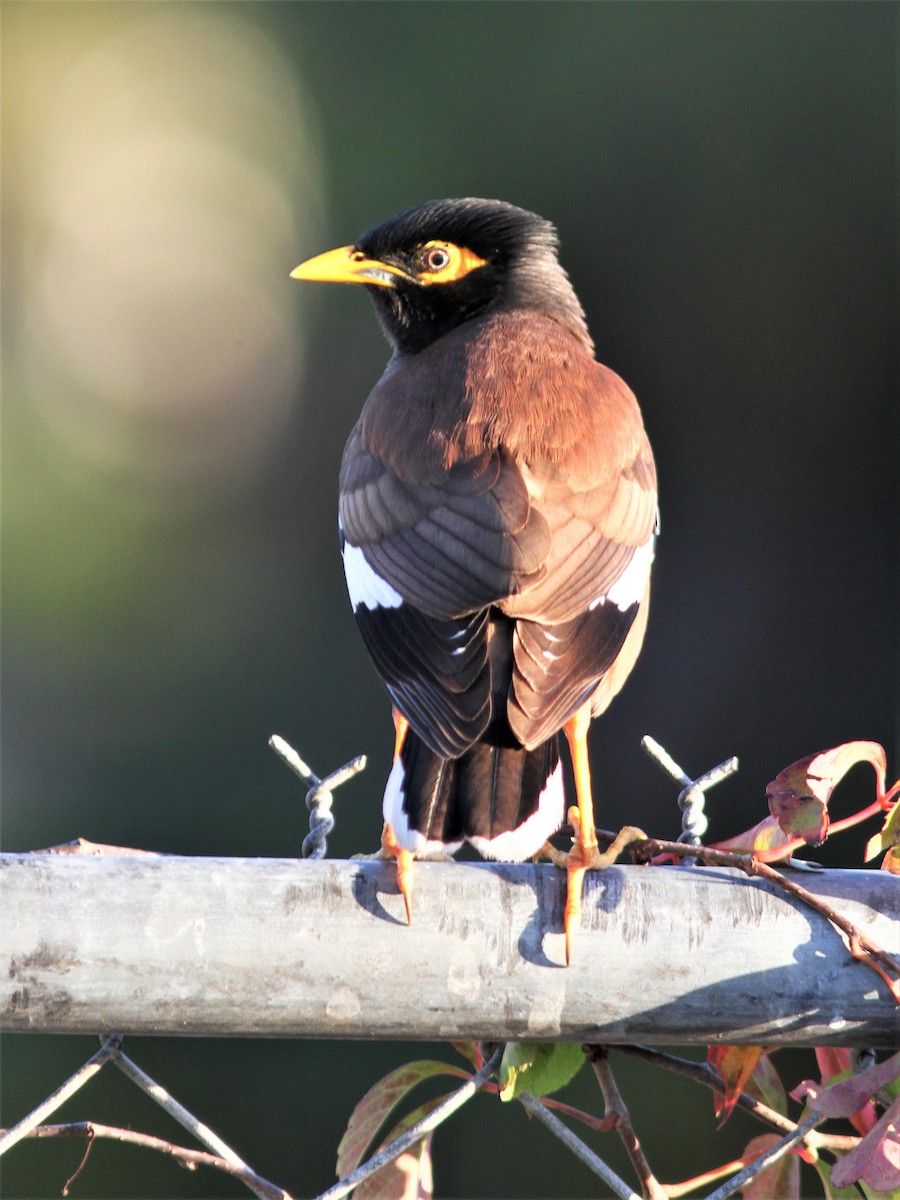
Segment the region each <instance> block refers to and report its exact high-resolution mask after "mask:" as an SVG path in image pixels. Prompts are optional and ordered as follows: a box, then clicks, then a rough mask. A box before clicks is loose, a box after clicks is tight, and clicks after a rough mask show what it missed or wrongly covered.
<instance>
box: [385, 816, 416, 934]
mask: <svg viewBox="0 0 900 1200" xmlns="http://www.w3.org/2000/svg"><path fill="white" fill-rule="evenodd" d="M381 857H382V858H394V859H396V861H397V887H398V888H399V889H400V895H401V896H402V897H403V906H404V908H405V909H406V923H407V925H412V892H413V852H412V850H404V849H403V847H402V846H400V845H398V844H397V838H396V836H395V834H394V831H393V829H392V828H391V826H390V825H389V824H388V822H387V821H385V823H384V829H383V830H382V832H381Z"/></svg>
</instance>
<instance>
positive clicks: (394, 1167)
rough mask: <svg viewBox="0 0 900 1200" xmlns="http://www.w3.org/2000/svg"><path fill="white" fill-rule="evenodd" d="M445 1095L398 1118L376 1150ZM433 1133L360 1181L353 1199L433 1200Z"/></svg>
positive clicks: (427, 1111)
mask: <svg viewBox="0 0 900 1200" xmlns="http://www.w3.org/2000/svg"><path fill="white" fill-rule="evenodd" d="M446 1099H447V1097H446V1096H438V1097H437V1098H436V1099H434V1100H426V1102H425V1103H424V1104H422V1105H420V1106H419V1107H418V1108H417V1109H415V1110H414V1111H413V1112H411V1113H408V1114H407V1115H406V1116H405V1117H404V1118H403V1120H401V1121H398V1123H397V1124H396V1125H395V1126H394V1128H393V1129H392V1130H391V1131H390V1133H389V1134H388V1135H387V1137H386V1138H385V1139H384V1141H383V1142H382V1143H381V1145H380V1146H379V1147H378V1150H377V1152H376V1153H380V1152H381V1151H382V1150H383V1149H384V1148H385V1147H386V1146H389V1145H390V1144H391V1142H393V1141H396V1139H397V1138H398V1137H400V1136H401V1135H402V1134H404V1133H405V1132H406V1131H407V1129H410V1128H411V1127H412V1126H413V1125H415V1124H416V1122H417V1121H421V1120H422V1118H423V1117H426V1116H427V1115H428V1114H429V1113H430V1112H431V1110H432V1109H434V1108H437V1106H438V1105H439V1104H441V1103H442V1102H443V1101H444V1100H446ZM433 1136H434V1135H433V1133H427V1134H426V1135H425V1137H423V1138H421V1139H420V1140H419V1141H418V1142H416V1143H415V1145H413V1146H410V1147H409V1149H408V1150H404V1151H403V1153H402V1154H398V1155H397V1157H396V1158H395V1159H393V1160H392V1161H391V1162H389V1163H386V1164H385V1165H384V1166H383V1167H382V1168H381V1170H380V1171H376V1172H375V1174H374V1175H370V1176H369V1178H368V1179H364V1180H363V1181H362V1183H360V1184H357V1186H356V1187H355V1188H354V1189H353V1200H431V1197H432V1195H433V1192H434V1178H433V1172H432V1166H431V1142H432V1138H433Z"/></svg>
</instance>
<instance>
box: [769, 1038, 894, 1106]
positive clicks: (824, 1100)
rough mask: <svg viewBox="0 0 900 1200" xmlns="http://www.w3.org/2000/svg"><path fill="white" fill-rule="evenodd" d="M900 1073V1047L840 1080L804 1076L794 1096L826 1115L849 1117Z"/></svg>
mask: <svg viewBox="0 0 900 1200" xmlns="http://www.w3.org/2000/svg"><path fill="white" fill-rule="evenodd" d="M898 1074H900V1051H898V1052H897V1053H896V1054H893V1055H891V1057H890V1058H886V1059H885V1060H884V1062H881V1063H876V1064H875V1066H874V1067H870V1068H869V1069H868V1071H860V1072H859V1074H858V1075H851V1076H850V1078H849V1079H842V1080H841V1081H840V1083H833V1084H831V1086H830V1087H823V1086H822V1085H821V1084H818V1083H815V1082H814V1081H813V1080H812V1079H805V1080H804V1081H803V1083H801V1084H799V1085H798V1086H797V1087H795V1088H794V1090H793V1091H792V1092H791V1095H792V1096H793V1098H794V1099H795V1100H804V1099H805V1101H806V1103H807V1104H808V1105H809V1107H810V1108H814V1109H816V1110H817V1111H818V1112H820V1113H822V1114H823V1116H826V1117H849V1116H852V1115H853V1113H855V1112H859V1110H860V1109H861V1108H862V1107H863V1105H864V1104H865V1103H866V1101H867V1100H869V1099H870V1098H871V1097H872V1096H874V1095H875V1093H876V1092H877V1091H878V1090H879V1089H880V1088H883V1087H887V1085H888V1084H889V1083H893V1081H894V1080H895V1079H896V1078H897V1076H898Z"/></svg>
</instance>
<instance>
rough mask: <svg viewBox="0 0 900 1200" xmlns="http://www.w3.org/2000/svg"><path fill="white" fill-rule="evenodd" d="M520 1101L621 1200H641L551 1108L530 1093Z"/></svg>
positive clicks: (527, 1110)
mask: <svg viewBox="0 0 900 1200" xmlns="http://www.w3.org/2000/svg"><path fill="white" fill-rule="evenodd" d="M518 1100H519V1103H520V1104H521V1105H522V1107H523V1108H524V1109H525V1110H526V1112H529V1113H530V1114H531V1115H532V1116H533V1117H537V1119H538V1120H539V1121H540V1122H542V1124H544V1125H546V1126H547V1128H548V1129H549V1130H550V1132H551V1133H552V1134H554V1135H555V1136H556V1137H558V1138H559V1140H560V1141H561V1142H562V1143H563V1145H564V1146H566V1147H567V1148H568V1149H569V1150H571V1151H572V1153H573V1154H574V1155H575V1156H576V1158H580V1159H581V1161H582V1162H583V1163H584V1164H585V1166H586V1167H589V1168H590V1169H591V1170H592V1171H593V1172H594V1174H595V1175H597V1176H599V1178H600V1179H602V1180H603V1182H604V1183H605V1184H606V1185H607V1186H608V1187H610V1188H612V1190H613V1191H614V1192H615V1193H616V1195H617V1196H618V1197H619V1198H620V1200H641V1197H640V1196H638V1194H637V1192H635V1191H633V1190H632V1189H631V1188H630V1187H629V1186H628V1184H627V1183H626V1182H625V1180H624V1179H622V1178H620V1176H618V1175H617V1174H616V1173H615V1171H613V1170H612V1168H611V1167H608V1166H607V1165H606V1163H605V1162H604V1161H603V1159H602V1158H601V1157H600V1156H599V1155H598V1154H595V1153H594V1151H593V1150H592V1149H591V1148H590V1146H588V1145H587V1144H586V1143H585V1142H583V1141H582V1140H581V1138H580V1137H578V1136H577V1135H576V1134H574V1133H573V1132H572V1130H571V1129H569V1127H568V1126H567V1125H564V1124H563V1123H562V1121H560V1119H559V1117H556V1116H554V1115H553V1113H552V1112H550V1110H549V1108H547V1107H546V1106H545V1105H543V1104H541V1102H540V1100H535V1098H534V1096H532V1095H530V1093H528V1092H522V1093H521V1095H520V1096H519V1097H518Z"/></svg>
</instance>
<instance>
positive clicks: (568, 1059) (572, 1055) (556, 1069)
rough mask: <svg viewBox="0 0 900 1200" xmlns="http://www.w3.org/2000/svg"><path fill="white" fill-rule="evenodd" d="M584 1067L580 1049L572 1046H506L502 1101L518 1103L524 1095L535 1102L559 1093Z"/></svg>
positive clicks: (522, 1044) (565, 1044)
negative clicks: (517, 1097)
mask: <svg viewBox="0 0 900 1200" xmlns="http://www.w3.org/2000/svg"><path fill="white" fill-rule="evenodd" d="M583 1063H584V1054H583V1052H582V1049H581V1046H580V1045H578V1044H577V1043H573V1042H555V1043H551V1044H548V1043H546V1042H507V1044H506V1049H505V1050H504V1051H503V1059H502V1061H501V1063H500V1071H499V1072H498V1078H499V1081H500V1099H501V1100H515V1098H516V1096H518V1095H519V1094H520V1093H521V1092H530V1093H531V1095H532V1096H534V1097H535V1098H536V1099H540V1097H541V1096H547V1095H549V1094H550V1093H551V1092H558V1091H559V1089H560V1088H561V1087H565V1085H566V1084H567V1083H568V1082H569V1080H570V1079H572V1078H574V1076H575V1075H576V1074H577V1072H578V1070H579V1068H580V1067H581V1066H582V1064H583Z"/></svg>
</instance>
